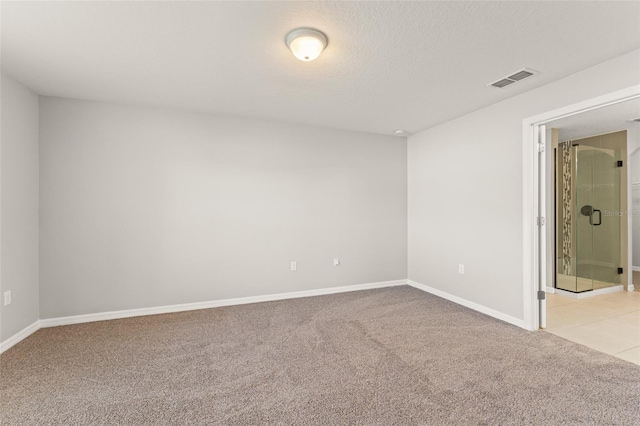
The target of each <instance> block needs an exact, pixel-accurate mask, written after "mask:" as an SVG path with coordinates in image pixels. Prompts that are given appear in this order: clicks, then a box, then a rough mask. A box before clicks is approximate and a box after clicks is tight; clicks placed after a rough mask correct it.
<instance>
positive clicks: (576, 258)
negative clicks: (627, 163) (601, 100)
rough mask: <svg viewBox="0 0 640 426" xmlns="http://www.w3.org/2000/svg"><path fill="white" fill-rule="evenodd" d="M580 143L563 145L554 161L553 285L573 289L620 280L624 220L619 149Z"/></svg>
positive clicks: (592, 141) (596, 142) (594, 142)
mask: <svg viewBox="0 0 640 426" xmlns="http://www.w3.org/2000/svg"><path fill="white" fill-rule="evenodd" d="M580 142H581V143H580V144H569V143H565V144H561V146H560V147H559V150H558V156H559V158H558V166H557V167H558V169H557V176H559V177H561V179H560V178H559V179H558V186H557V190H558V203H557V206H558V207H557V208H558V209H562V210H561V211H560V210H558V213H557V220H558V232H557V239H558V241H559V244H558V246H557V247H558V252H559V256H557V262H556V270H557V275H556V277H557V278H556V287H557V288H560V289H563V290H567V291H571V292H576V293H580V292H584V291H589V290H593V289H598V288H603V287H609V286H612V285H615V284H618V283H620V271H619V269H618V268H619V267H620V265H621V239H620V230H621V221H622V219H623V212H622V211H621V190H622V188H621V182H622V181H621V177H622V175H621V170H622V168H621V163H619V162H618V161H619V160H620V157H621V152H620V151H619V150H615V149H609V148H604V147H602V143H601V141H600V137H594V138H589V139H587V140H581V141H580ZM583 142H588V143H583Z"/></svg>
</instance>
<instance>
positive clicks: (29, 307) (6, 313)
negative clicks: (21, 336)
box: [0, 74, 39, 341]
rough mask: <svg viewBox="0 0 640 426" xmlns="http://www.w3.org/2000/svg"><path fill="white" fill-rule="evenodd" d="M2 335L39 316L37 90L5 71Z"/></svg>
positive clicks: (0, 190)
mask: <svg viewBox="0 0 640 426" xmlns="http://www.w3.org/2000/svg"><path fill="white" fill-rule="evenodd" d="M1 78H2V80H1V84H0V98H1V108H2V109H1V112H0V114H1V121H2V132H1V151H2V154H1V159H0V194H1V195H0V229H1V234H0V264H1V268H0V271H1V272H0V296H2V295H4V292H5V291H11V295H12V302H11V304H10V305H8V306H4V304H3V303H2V300H1V299H2V298H1V297H0V324H1V326H0V341H5V340H7V339H8V338H9V337H11V336H13V335H14V334H16V333H17V332H19V331H20V330H22V329H24V328H25V327H27V326H29V325H31V324H33V323H34V322H35V321H37V320H38V311H39V306H38V300H39V299H38V96H37V95H35V94H34V93H32V92H31V91H30V90H29V89H27V88H26V87H24V86H22V85H21V84H19V83H17V82H15V81H14V80H12V79H10V78H9V77H7V76H5V75H4V74H3V75H2V77H1Z"/></svg>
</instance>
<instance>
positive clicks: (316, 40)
mask: <svg viewBox="0 0 640 426" xmlns="http://www.w3.org/2000/svg"><path fill="white" fill-rule="evenodd" d="M285 41H286V43H287V46H288V47H289V49H291V51H292V52H293V54H294V56H295V57H296V58H298V59H300V60H301V61H305V62H308V61H313V60H314V59H316V58H317V57H318V56H320V53H322V51H323V50H324V48H325V47H327V43H328V40H327V36H326V35H324V34H323V33H321V32H320V31H318V30H314V29H313V28H296V29H295V30H291V31H289V34H287V37H286V38H285Z"/></svg>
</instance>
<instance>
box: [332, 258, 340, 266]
mask: <svg viewBox="0 0 640 426" xmlns="http://www.w3.org/2000/svg"><path fill="white" fill-rule="evenodd" d="M333 266H340V259H338V258H337V257H334V258H333Z"/></svg>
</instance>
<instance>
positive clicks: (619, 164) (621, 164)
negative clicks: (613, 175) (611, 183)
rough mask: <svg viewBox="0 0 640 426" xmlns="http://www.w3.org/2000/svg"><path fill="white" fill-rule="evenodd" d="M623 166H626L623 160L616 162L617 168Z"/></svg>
mask: <svg viewBox="0 0 640 426" xmlns="http://www.w3.org/2000/svg"><path fill="white" fill-rule="evenodd" d="M623 165H624V162H623V161H622V160H618V161H616V167H622V166H623Z"/></svg>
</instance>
